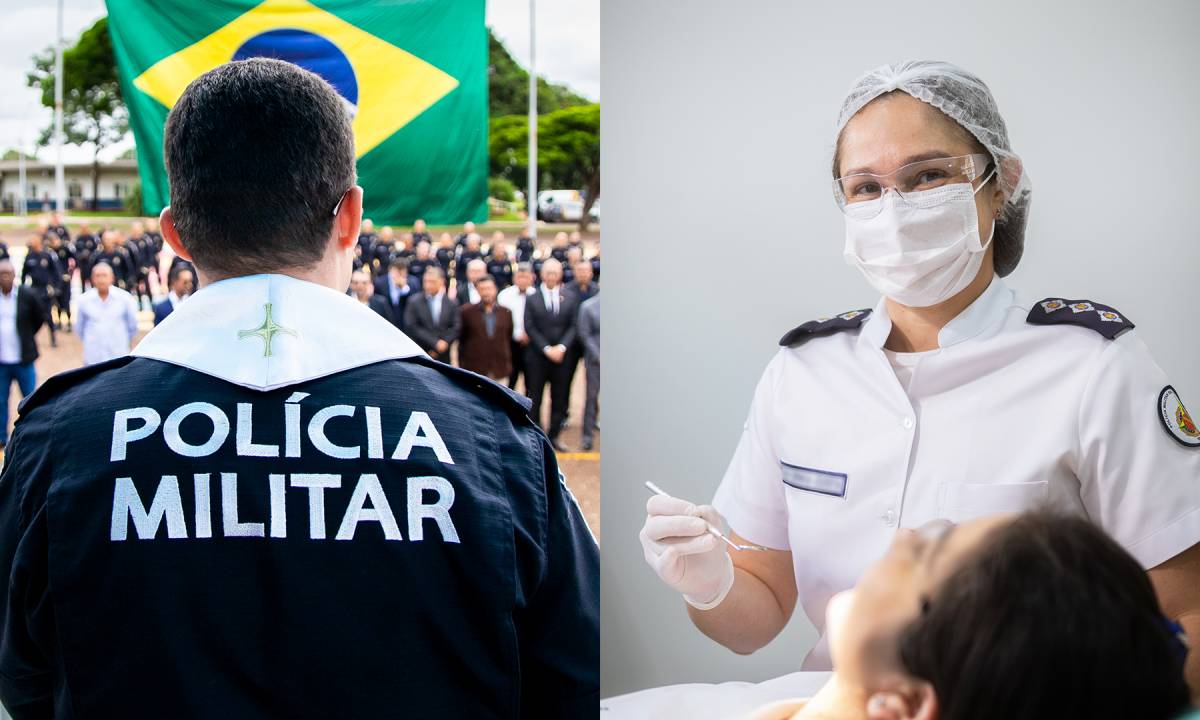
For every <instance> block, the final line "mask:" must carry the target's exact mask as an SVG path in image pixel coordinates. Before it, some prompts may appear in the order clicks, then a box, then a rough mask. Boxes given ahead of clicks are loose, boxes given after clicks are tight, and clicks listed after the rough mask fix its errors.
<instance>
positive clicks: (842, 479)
mask: <svg viewBox="0 0 1200 720" xmlns="http://www.w3.org/2000/svg"><path fill="white" fill-rule="evenodd" d="M779 467H780V469H781V470H782V471H783V482H784V483H785V484H787V485H790V486H791V487H794V488H796V489H797V490H807V491H808V492H814V493H817V494H819V495H832V496H833V497H840V498H844V497H846V477H847V476H846V474H845V473H837V472H830V471H829V470H817V469H815V468H807V467H803V466H800V465H789V464H788V463H785V462H783V461H782V460H780V461H779Z"/></svg>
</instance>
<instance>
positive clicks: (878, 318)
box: [858, 275, 1013, 348]
mask: <svg viewBox="0 0 1200 720" xmlns="http://www.w3.org/2000/svg"><path fill="white" fill-rule="evenodd" d="M1012 303H1013V291H1012V290H1010V289H1009V288H1008V286H1007V285H1005V284H1004V281H1003V280H1001V279H1000V276H999V275H994V276H992V281H991V282H990V283H989V284H988V286H987V288H986V289H985V290H984V291H983V293H982V294H981V295H980V296H979V297H977V298H975V302H973V303H971V304H970V305H968V306H967V307H966V308H965V309H963V311H962V312H960V313H959V314H958V315H957V316H955V318H954V319H953V320H951V321H950V322H948V323H946V325H945V326H944V327H943V328H942V329H941V331H940V332H939V333H938V346H939V347H943V348H946V347H950V346H951V345H957V344H958V343H960V342H963V341H964V340H970V339H971V338H973V337H976V336H977V335H979V334H980V333H981V332H983V331H984V330H986V329H988V328H989V327H991V326H992V325H993V324H994V323H996V322H998V321H999V320H1000V319H1001V318H1002V317H1003V316H1004V311H1005V310H1007V309H1008V308H1009V307H1010V306H1011V305H1012ZM891 332H892V318H891V317H890V316H888V312H887V302H886V301H885V299H884V298H879V302H878V303H876V304H875V310H874V311H873V312H872V313H871V317H869V318H868V319H867V322H866V323H865V324H864V325H863V329H862V332H861V333H860V334H859V338H858V339H859V342H862V343H867V344H868V345H869V346H870V347H874V348H882V347H883V344H884V343H885V342H887V339H888V335H890V334H891Z"/></svg>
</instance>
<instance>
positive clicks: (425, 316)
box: [404, 265, 462, 362]
mask: <svg viewBox="0 0 1200 720" xmlns="http://www.w3.org/2000/svg"><path fill="white" fill-rule="evenodd" d="M461 330H462V318H461V317H460V315H459V309H458V303H456V302H454V301H453V300H451V299H450V298H449V297H448V296H447V295H446V272H445V271H444V270H442V268H441V266H439V265H430V266H429V267H427V268H425V274H424V275H422V276H421V294H420V295H417V296H416V297H413V298H410V299H409V301H408V302H406V303H405V304H404V333H405V334H406V335H408V336H409V337H410V338H412V339H413V341H415V342H416V343H417V345H419V346H420V347H421V349H422V350H424V351H425V352H427V353H429V357H431V358H433V359H434V360H441V361H442V362H449V360H450V346H451V345H453V344H454V341H456V340H458V335H459V332H460V331H461Z"/></svg>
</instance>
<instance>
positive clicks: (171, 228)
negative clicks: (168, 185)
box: [158, 205, 192, 262]
mask: <svg viewBox="0 0 1200 720" xmlns="http://www.w3.org/2000/svg"><path fill="white" fill-rule="evenodd" d="M158 229H159V230H160V231H161V232H162V236H163V240H166V241H167V244H168V245H170V246H171V249H172V250H174V251H175V254H176V255H178V256H179V257H181V258H183V259H184V260H187V261H188V262H191V261H192V254H191V253H190V252H188V249H187V248H186V247H184V246H183V241H182V240H180V239H179V231H178V230H176V229H175V218H174V217H172V216H171V206H170V205H168V206H166V207H165V208H163V209H162V212H161V213H159V215H158Z"/></svg>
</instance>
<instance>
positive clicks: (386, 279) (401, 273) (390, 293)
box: [375, 257, 415, 331]
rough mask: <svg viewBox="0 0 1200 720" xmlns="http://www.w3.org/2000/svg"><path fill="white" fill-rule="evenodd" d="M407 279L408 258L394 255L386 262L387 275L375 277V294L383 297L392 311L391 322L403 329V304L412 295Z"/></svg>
mask: <svg viewBox="0 0 1200 720" xmlns="http://www.w3.org/2000/svg"><path fill="white" fill-rule="evenodd" d="M413 294H415V293H413V289H412V286H411V285H410V284H409V281H408V260H406V259H404V258H402V257H395V258H393V259H392V261H391V262H390V263H389V264H388V271H387V275H384V276H382V277H378V278H376V279H375V296H376V297H379V298H383V301H384V302H386V303H387V305H388V309H389V310H390V311H391V313H392V317H391V318H390V319H391V321H392V324H393V325H395V326H396V327H397V328H399V329H400V330H402V331H403V330H404V305H405V303H407V302H408V298H409V296H410V295H413Z"/></svg>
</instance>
